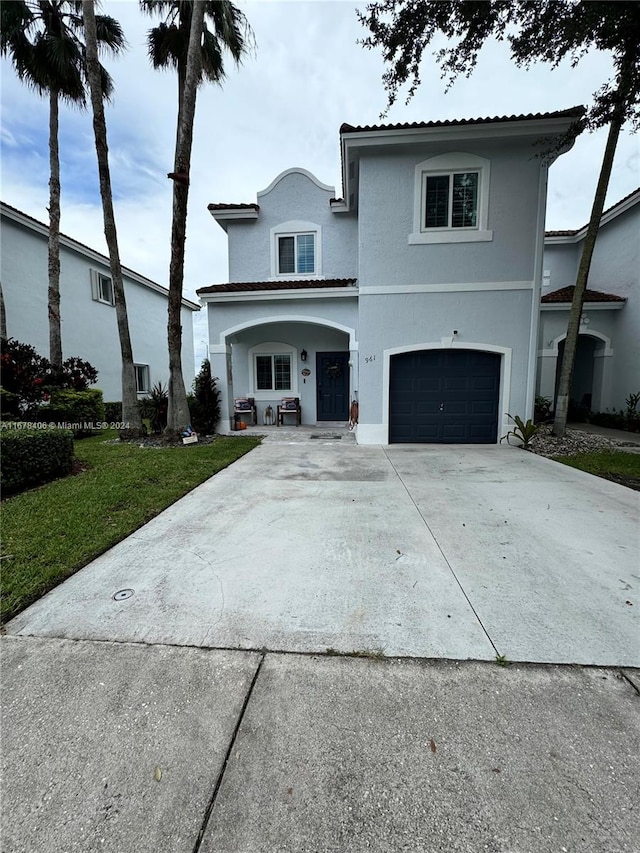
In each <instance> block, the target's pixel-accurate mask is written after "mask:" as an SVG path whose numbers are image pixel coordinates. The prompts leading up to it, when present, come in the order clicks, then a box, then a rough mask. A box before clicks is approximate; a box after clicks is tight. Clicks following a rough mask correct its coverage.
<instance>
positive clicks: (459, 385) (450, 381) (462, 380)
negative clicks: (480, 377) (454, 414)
mask: <svg viewBox="0 0 640 853" xmlns="http://www.w3.org/2000/svg"><path fill="white" fill-rule="evenodd" d="M468 385H469V380H468V377H466V376H450V377H447V378H446V379H445V380H444V382H443V386H444V390H445V391H466V390H467V388H468Z"/></svg>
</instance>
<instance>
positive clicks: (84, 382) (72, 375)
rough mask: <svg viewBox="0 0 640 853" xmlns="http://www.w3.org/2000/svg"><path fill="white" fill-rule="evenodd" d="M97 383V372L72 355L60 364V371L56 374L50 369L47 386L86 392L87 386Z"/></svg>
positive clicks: (91, 366) (85, 362)
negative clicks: (49, 378)
mask: <svg viewBox="0 0 640 853" xmlns="http://www.w3.org/2000/svg"><path fill="white" fill-rule="evenodd" d="M97 381H98V371H97V370H96V369H95V367H94V366H93V365H92V364H89V362H88V361H84V360H83V359H81V358H78V356H77V355H74V356H72V357H71V358H67V359H66V360H65V361H63V362H62V370H61V371H59V372H57V373H56V372H55V371H53V369H52V372H51V381H50V383H49V384H50V385H51V386H53V387H56V388H68V389H69V390H71V391H86V390H87V389H88V388H89V385H95V384H96V382H97Z"/></svg>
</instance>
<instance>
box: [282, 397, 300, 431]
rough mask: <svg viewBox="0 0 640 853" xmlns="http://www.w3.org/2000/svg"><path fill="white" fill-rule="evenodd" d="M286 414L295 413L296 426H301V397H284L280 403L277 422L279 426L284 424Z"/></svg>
mask: <svg viewBox="0 0 640 853" xmlns="http://www.w3.org/2000/svg"><path fill="white" fill-rule="evenodd" d="M285 415H295V419H296V426H297V427H299V426H300V423H301V422H302V409H301V408H300V398H299V397H283V398H282V402H281V403H279V404H278V416H277V419H276V423H277V425H278V426H284V420H283V419H284V417H285Z"/></svg>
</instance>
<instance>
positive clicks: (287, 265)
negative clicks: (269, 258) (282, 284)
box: [278, 234, 316, 275]
mask: <svg viewBox="0 0 640 853" xmlns="http://www.w3.org/2000/svg"><path fill="white" fill-rule="evenodd" d="M315 271H316V270H315V236H314V235H313V234H291V235H286V236H283V237H278V275H292V274H293V275H305V274H309V273H314V272H315Z"/></svg>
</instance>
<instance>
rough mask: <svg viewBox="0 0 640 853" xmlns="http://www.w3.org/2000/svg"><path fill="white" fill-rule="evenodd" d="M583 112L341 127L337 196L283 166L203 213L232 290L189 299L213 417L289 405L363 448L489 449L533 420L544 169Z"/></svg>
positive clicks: (226, 422)
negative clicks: (338, 425)
mask: <svg viewBox="0 0 640 853" xmlns="http://www.w3.org/2000/svg"><path fill="white" fill-rule="evenodd" d="M581 114H582V108H574V109H571V110H566V111H561V112H555V113H546V114H539V115H527V116H509V117H502V118H485V119H472V120H462V121H442V122H424V123H414V124H397V125H384V126H374V127H352V126H350V125H347V124H345V125H343V126H342V127H341V129H340V140H341V155H342V181H343V191H344V200H343V199H336V198H335V192H334V189H333V187H329V186H326V185H325V184H322V183H320V181H318V180H317V179H316V178H315V177H314V176H313V175H311V174H310V173H309V172H307V171H306V170H304V169H299V168H296V169H288V170H287V171H285V172H283V173H282V174H280V175H278V177H276V178H275V180H274V181H273V182H272V183H271V184H270V185H269V186H268V187H267V188H266V189H264V190H262V191H261V192H259V193H258V194H257V203H256V204H212V205H209V210H210V211H211V214H212V216H213V217H214V219H215V220H216V221H217V222H218V223H219V224H220V225H221V227H222V228H224V230H225V231H226V232H227V234H228V241H229V278H230V283H227V284H214V285H211V286H208V287H202V288H201V289H199V290H198V291H197V292H198V295H199V297H200V299H201V302H202V304H203V305H206V306H207V308H208V319H209V341H210V356H211V362H212V369H213V372H214V375H217V376H218V377H222V378H223V380H224V381H222V382H221V391H222V403H223V408H222V411H223V420H222V423H221V429H222V430H223V431H224V430H225V429H227V428H229V426H230V419H231V415H232V411H233V398H234V397H246V396H250V397H254V398H255V400H256V404H257V408H258V422H259V423H263V420H264V411H265V408H266V407H267V406H269V405H271V406H272V407H274V408H275V406H276V405H277V403H278V402H279V401H280V399H281V398H282V397H288V396H293V397H299V398H300V401H301V406H302V422H303V423H306V424H315V423H318V422H325V423H326V422H332V421H342V422H344V421H346V420H347V418H348V417H349V402H350V400H358V401H359V409H360V411H359V424H358V428H357V438H358V442H359V443H362V444H388V443H392V442H465V443H468V442H472V443H494V442H497V441H498V440H499V438H500V436H501V435H503V434H504V433H505V432H506V431H507V429H508V418H507V414H506V413H507V412H511V413H512V414H520V415H524V416H525V417H526V416H530V415H532V411H533V399H534V391H535V369H536V355H537V347H536V343H537V340H538V320H539V302H540V286H541V280H542V252H543V239H544V217H545V203H546V185H547V181H546V179H547V165H545V163H544V161H543V160H542V159H541V158H540V157H537V156H536V153H537V152H539V151H540V140H541V139H543V138H544V139H545V140H546V142H545V144H546V145H549V143H550V142H552V141H553V140H554V139H555V140H557V139H558V138H559V137H560V136H561V135H562V134H563V133H564V132H565V131H566V130H567V129H568V127H569V125H570V124H571V122H573V121H574V120H575V119H576V117H577V116H579V115H581Z"/></svg>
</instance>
